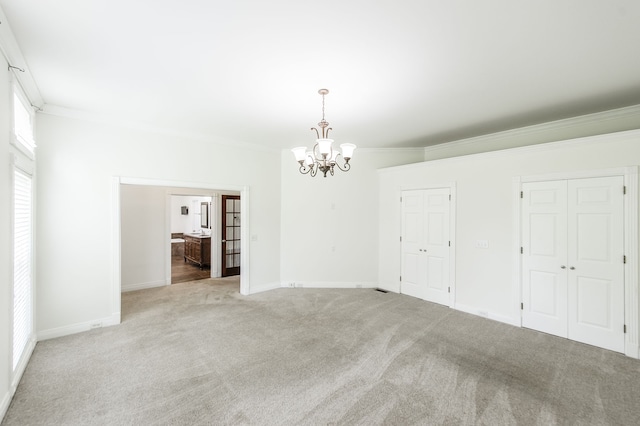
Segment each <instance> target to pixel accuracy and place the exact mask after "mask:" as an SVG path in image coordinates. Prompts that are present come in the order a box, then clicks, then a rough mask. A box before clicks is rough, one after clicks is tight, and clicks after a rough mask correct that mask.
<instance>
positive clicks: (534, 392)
mask: <svg viewBox="0 0 640 426" xmlns="http://www.w3.org/2000/svg"><path fill="white" fill-rule="evenodd" d="M238 288H239V285H238V281H237V277H234V278H232V279H223V280H211V279H209V280H202V281H197V282H194V283H185V284H178V285H172V286H167V287H163V288H158V289H150V290H141V291H136V292H131V293H125V294H123V297H122V308H123V322H122V324H121V325H120V326H116V327H109V328H104V329H98V330H93V331H90V332H86V333H81V334H77V335H73V336H67V337H63V338H58V339H53V340H48V341H44V342H40V343H38V345H37V347H36V350H35V352H34V354H33V357H32V359H31V362H30V363H29V366H28V367H27V370H26V372H25V374H24V377H23V379H22V382H21V383H20V386H19V387H18V390H17V392H16V395H15V397H14V399H13V402H12V403H11V406H10V408H9V410H8V412H7V415H6V417H5V419H4V422H3V423H2V424H3V425H169V424H171V425H182V424H184V425H188V424H198V425H218V424H227V425H232V424H233V425H235V424H252V425H327V424H340V425H343V424H344V425H376V424H390V425H391V424H397V425H414V424H460V425H470V424H485V425H511V424H522V425H552V424H599V425H601V424H610V425H638V424H640V361H638V360H634V359H630V358H628V357H625V356H624V355H622V354H617V353H613V352H610V351H606V350H603V349H598V348H594V347H591V346H587V345H583V344H580V343H576V342H571V341H568V340H565V339H561V338H557V337H553V336H549V335H545V334H543V333H538V332H535V331H531V330H526V329H519V328H516V327H512V326H508V325H505V324H501V323H498V322H494V321H491V320H486V319H483V318H479V317H476V316H472V315H468V314H464V313H461V312H457V311H454V310H452V309H448V308H446V307H443V306H439V305H434V304H431V303H428V302H424V301H421V300H418V299H414V298H411V297H407V296H402V295H397V294H393V293H387V294H385V293H381V292H377V291H375V290H371V289H353V290H330V289H279V290H275V291H270V292H266V293H261V294H257V295H253V296H248V297H243V296H240V294H239V293H238Z"/></svg>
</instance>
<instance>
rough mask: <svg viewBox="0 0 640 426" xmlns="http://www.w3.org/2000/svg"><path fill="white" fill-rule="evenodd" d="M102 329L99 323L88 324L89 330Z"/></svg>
mask: <svg viewBox="0 0 640 426" xmlns="http://www.w3.org/2000/svg"><path fill="white" fill-rule="evenodd" d="M101 327H102V323H101V322H94V323H92V324H89V328H90V329H91V330H93V329H94V328H101Z"/></svg>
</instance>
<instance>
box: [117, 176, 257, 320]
mask: <svg viewBox="0 0 640 426" xmlns="http://www.w3.org/2000/svg"><path fill="white" fill-rule="evenodd" d="M122 184H128V185H140V186H156V187H177V188H192V189H205V190H212V191H237V192H240V208H241V210H242V211H243V212H245V213H243V214H242V216H241V218H240V226H241V227H242V228H241V230H240V237H241V238H240V241H241V245H242V246H243V247H244V250H243V251H242V252H241V253H240V264H241V265H246V266H245V267H244V268H243V269H242V270H241V271H240V294H242V295H243V296H248V295H249V294H251V277H250V275H249V268H248V265H249V254H250V247H249V235H251V234H250V232H249V231H250V229H249V223H250V221H249V211H250V210H249V197H250V190H249V186H246V185H244V186H241V185H228V184H227V185H220V184H211V183H202V182H187V181H173V180H161V179H145V178H135V177H126V176H112V178H111V206H112V208H111V304H112V306H113V307H114V309H113V312H115V313H117V320H116V321H115V323H116V324H119V323H120V320H121V315H122V314H121V288H122V272H121V270H122V265H121V260H120V256H121V251H122V250H121V247H122V246H121V244H122V242H121V235H120V229H121V218H120V211H121V206H120V186H121V185H122Z"/></svg>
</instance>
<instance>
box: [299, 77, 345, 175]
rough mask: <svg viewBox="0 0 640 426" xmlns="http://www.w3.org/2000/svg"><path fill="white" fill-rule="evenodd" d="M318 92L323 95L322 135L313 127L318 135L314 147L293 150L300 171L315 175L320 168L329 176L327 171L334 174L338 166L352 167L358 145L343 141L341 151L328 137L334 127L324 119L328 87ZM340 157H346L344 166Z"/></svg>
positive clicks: (342, 168) (343, 167)
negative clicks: (350, 161)
mask: <svg viewBox="0 0 640 426" xmlns="http://www.w3.org/2000/svg"><path fill="white" fill-rule="evenodd" d="M318 93H319V94H321V95H322V121H320V122H319V123H318V126H319V127H320V128H321V129H322V137H320V132H318V129H317V128H315V127H312V128H311V130H315V132H316V135H317V136H318V138H317V139H316V144H315V145H314V146H313V148H312V149H311V150H310V151H307V147H305V146H299V147H297V148H293V149H292V150H291V152H293V155H294V156H295V157H296V161H297V162H298V163H300V173H302V174H303V175H306V174H309V175H311V176H312V177H313V176H315V175H316V174H318V170H320V171H321V172H322V174H323V175H324V177H327V172H329V173H331V176H333V170H334V168H335V167H336V166H337V167H338V169H340V170H342V171H343V172H346V171H349V169H351V165H350V164H349V160H350V159H351V157H352V156H353V150H354V149H356V146H355V145H354V144H352V143H343V144H341V145H340V149H341V150H342V152H339V151H338V150H337V148H334V147H333V139H329V138H328V136H329V130H333V129H332V128H331V127H329V123H328V122H327V120H325V119H324V97H325V95H326V94H328V93H329V91H328V90H327V89H320V90H318ZM339 157H342V158H343V159H344V164H343V165H342V166H341V165H340V163H339V162H338V159H339Z"/></svg>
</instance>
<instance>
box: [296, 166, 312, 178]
mask: <svg viewBox="0 0 640 426" xmlns="http://www.w3.org/2000/svg"><path fill="white" fill-rule="evenodd" d="M298 171H299V172H300V173H301V174H303V175H306V174H309V172H313V167H306V166H305V165H304V163H301V164H300V168H299V169H298ZM312 176H313V175H312Z"/></svg>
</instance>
